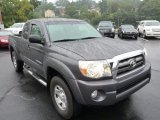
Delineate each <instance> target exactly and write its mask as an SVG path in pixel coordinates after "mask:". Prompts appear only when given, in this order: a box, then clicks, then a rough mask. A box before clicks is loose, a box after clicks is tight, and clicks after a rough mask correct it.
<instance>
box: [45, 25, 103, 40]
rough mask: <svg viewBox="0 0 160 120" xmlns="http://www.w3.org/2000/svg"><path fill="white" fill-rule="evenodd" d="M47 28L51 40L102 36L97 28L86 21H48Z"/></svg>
mask: <svg viewBox="0 0 160 120" xmlns="http://www.w3.org/2000/svg"><path fill="white" fill-rule="evenodd" d="M47 30H48V33H49V36H50V39H51V41H60V40H64V39H65V40H67V39H73V40H80V39H83V38H92V37H93V38H94V37H102V35H101V34H100V33H99V32H97V30H96V29H95V28H93V27H92V26H91V25H89V24H88V23H86V22H59V23H56V24H55V23H54V22H50V23H47Z"/></svg>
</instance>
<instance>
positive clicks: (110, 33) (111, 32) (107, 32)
mask: <svg viewBox="0 0 160 120" xmlns="http://www.w3.org/2000/svg"><path fill="white" fill-rule="evenodd" d="M97 30H98V31H99V32H100V33H101V34H102V35H103V36H106V37H111V38H114V37H115V29H114V25H113V22H111V21H100V22H99V25H98V28H97Z"/></svg>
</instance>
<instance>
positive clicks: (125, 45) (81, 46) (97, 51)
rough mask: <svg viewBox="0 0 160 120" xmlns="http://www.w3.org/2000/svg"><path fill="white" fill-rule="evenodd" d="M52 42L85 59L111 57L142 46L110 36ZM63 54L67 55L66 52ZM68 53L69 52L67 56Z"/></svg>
mask: <svg viewBox="0 0 160 120" xmlns="http://www.w3.org/2000/svg"><path fill="white" fill-rule="evenodd" d="M54 44H55V45H56V46H58V47H61V48H63V49H65V50H68V51H70V52H73V53H75V54H78V55H79V56H81V57H83V58H84V59H85V60H104V59H111V58H113V57H115V56H117V55H120V54H124V53H127V52H131V51H135V50H142V49H143V47H141V46H139V45H137V44H134V43H130V42H127V41H122V40H118V39H110V38H96V39H88V40H79V41H67V42H57V43H54ZM65 54H66V55H67V52H66V53H65ZM69 55H70V54H68V55H67V56H69ZM70 57H72V56H70Z"/></svg>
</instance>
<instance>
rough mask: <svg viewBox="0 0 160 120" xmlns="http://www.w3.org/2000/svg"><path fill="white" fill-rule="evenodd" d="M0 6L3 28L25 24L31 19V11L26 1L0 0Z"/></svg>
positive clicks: (31, 7) (31, 8)
mask: <svg viewBox="0 0 160 120" xmlns="http://www.w3.org/2000/svg"><path fill="white" fill-rule="evenodd" d="M0 6H1V9H2V15H3V22H4V25H5V27H8V26H10V25H12V24H13V23H14V22H25V21H26V20H28V19H29V18H30V17H31V12H32V10H33V6H32V5H31V4H30V3H29V1H28V0H1V1H0Z"/></svg>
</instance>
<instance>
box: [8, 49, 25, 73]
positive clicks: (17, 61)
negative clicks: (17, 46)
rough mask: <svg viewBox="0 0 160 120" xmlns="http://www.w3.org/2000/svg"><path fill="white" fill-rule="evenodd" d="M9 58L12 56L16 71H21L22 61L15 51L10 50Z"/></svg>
mask: <svg viewBox="0 0 160 120" xmlns="http://www.w3.org/2000/svg"><path fill="white" fill-rule="evenodd" d="M11 58H12V62H13V66H14V68H15V70H16V72H22V71H23V61H20V60H18V59H17V55H16V53H15V51H12V53H11Z"/></svg>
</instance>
